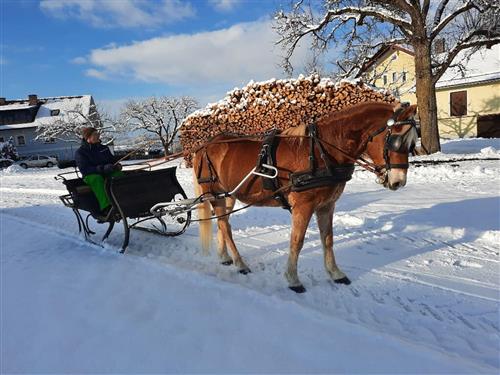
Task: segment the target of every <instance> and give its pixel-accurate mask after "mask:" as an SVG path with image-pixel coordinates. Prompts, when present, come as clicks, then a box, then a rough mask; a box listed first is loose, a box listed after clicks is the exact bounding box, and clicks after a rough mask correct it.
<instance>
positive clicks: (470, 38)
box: [275, 0, 500, 153]
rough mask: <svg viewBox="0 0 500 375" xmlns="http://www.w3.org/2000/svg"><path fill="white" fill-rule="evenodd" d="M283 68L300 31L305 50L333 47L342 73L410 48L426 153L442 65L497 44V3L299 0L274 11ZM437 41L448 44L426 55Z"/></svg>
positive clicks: (433, 148) (432, 145) (433, 136)
mask: <svg viewBox="0 0 500 375" xmlns="http://www.w3.org/2000/svg"><path fill="white" fill-rule="evenodd" d="M275 20H276V21H275V29H276V30H277V31H278V33H279V34H280V36H281V38H280V40H279V41H278V44H280V45H281V46H282V47H283V48H284V50H285V57H284V62H283V67H284V68H285V69H286V70H287V71H288V72H291V70H292V66H291V63H290V58H291V56H292V55H293V53H294V51H295V48H296V46H297V45H298V43H299V42H300V41H301V40H304V38H305V37H306V36H310V37H311V38H312V39H311V40H312V48H313V49H314V50H316V51H322V52H324V51H326V50H328V49H329V48H330V47H331V46H332V44H333V45H335V46H336V47H337V48H339V50H340V51H341V56H342V57H341V58H340V59H339V60H338V61H337V62H336V63H337V66H338V67H339V74H340V75H342V76H343V77H352V76H355V75H356V74H357V73H358V72H359V71H360V69H362V67H363V64H364V63H365V61H366V58H367V57H368V56H371V55H373V53H374V52H375V51H376V50H377V49H378V48H380V47H382V46H385V45H391V44H400V45H407V46H410V47H411V48H412V49H413V51H414V53H415V73H416V95H417V102H418V103H417V104H418V107H419V115H420V121H421V127H422V147H423V151H424V152H426V153H433V152H437V151H439V150H440V143H439V132H438V126H437V108H436V93H435V86H436V83H437V81H438V80H439V78H440V77H441V76H442V75H443V74H444V72H445V71H446V70H447V69H448V68H449V67H454V68H457V69H461V70H463V69H464V62H465V61H467V59H468V58H469V57H470V55H471V54H472V53H474V52H476V51H477V50H478V49H480V48H482V47H485V46H486V47H491V46H492V45H495V44H497V43H499V42H500V26H499V25H500V6H499V5H498V2H497V1H495V0H467V1H465V0H457V1H449V0H440V1H439V2H431V1H430V0H390V1H370V0H322V1H311V0H307V1H306V0H300V1H296V2H295V3H294V4H292V5H291V6H290V8H289V9H287V10H286V11H284V10H281V11H279V12H278V13H277V14H276V16H275ZM437 40H445V42H446V44H447V45H448V46H449V48H448V49H447V50H446V51H445V52H444V53H441V54H432V47H433V45H434V43H435V42H436V41H437Z"/></svg>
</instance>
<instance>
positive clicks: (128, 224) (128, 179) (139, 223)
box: [56, 161, 191, 253]
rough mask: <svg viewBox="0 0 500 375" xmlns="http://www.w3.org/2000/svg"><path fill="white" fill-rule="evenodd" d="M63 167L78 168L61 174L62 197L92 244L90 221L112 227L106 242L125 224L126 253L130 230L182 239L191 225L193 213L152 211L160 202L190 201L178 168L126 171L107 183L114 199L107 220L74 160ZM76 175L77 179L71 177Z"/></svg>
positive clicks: (105, 235) (106, 234)
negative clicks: (179, 177)
mask: <svg viewBox="0 0 500 375" xmlns="http://www.w3.org/2000/svg"><path fill="white" fill-rule="evenodd" d="M59 167H60V168H68V167H74V168H75V170H74V171H71V172H65V173H61V174H58V175H57V177H56V179H58V180H62V182H63V184H64V185H65V186H66V188H67V190H68V194H64V195H61V196H60V197H59V198H60V199H61V201H62V203H63V204H64V205H65V206H66V207H68V208H71V209H72V210H73V213H74V214H75V216H76V220H77V223H78V230H79V232H80V233H81V232H83V234H84V236H85V239H86V240H87V241H90V242H93V241H92V239H91V238H92V235H94V234H95V232H94V231H93V230H92V229H91V228H90V225H89V219H90V218H91V217H92V218H94V219H95V220H96V221H97V223H100V224H104V223H107V224H108V228H107V230H106V232H105V234H104V236H103V238H102V241H104V240H105V239H107V238H108V236H109V235H110V234H111V232H112V230H113V228H114V226H115V224H116V223H118V222H120V221H121V222H122V225H123V230H124V239H123V243H122V246H121V250H120V252H121V253H123V252H125V249H126V248H127V246H128V244H129V239H130V229H137V230H143V231H147V232H151V233H156V234H159V235H162V236H169V237H171V236H178V235H180V234H182V233H184V231H185V230H186V228H187V227H188V226H189V224H190V222H191V212H190V211H187V210H169V211H165V210H151V208H152V207H153V206H155V205H156V204H157V203H158V202H172V203H173V202H175V201H180V200H185V199H187V196H186V193H185V192H184V189H182V187H181V185H180V184H179V182H178V180H177V177H176V169H177V168H176V167H171V168H166V169H159V170H154V171H143V170H135V171H126V172H124V173H125V174H124V176H120V177H112V178H109V179H107V180H106V186H105V188H106V192H107V194H108V197H109V198H110V200H111V204H112V211H111V215H108V217H106V218H103V217H101V216H99V214H97V213H98V212H99V204H98V202H97V198H96V197H95V195H94V193H93V192H92V190H91V189H90V187H89V186H88V185H87V184H86V183H85V182H84V181H83V179H82V178H81V177H80V176H79V173H78V170H77V169H76V165H75V163H74V161H70V162H63V163H59ZM70 174H72V176H73V177H74V176H75V175H76V176H77V177H76V178H67V176H68V175H70Z"/></svg>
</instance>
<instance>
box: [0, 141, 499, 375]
mask: <svg viewBox="0 0 500 375" xmlns="http://www.w3.org/2000/svg"><path fill="white" fill-rule="evenodd" d="M497 150H500V141H498V140H465V141H449V142H446V143H444V144H443V153H441V154H438V155H433V156H431V157H425V158H424V159H440V160H442V159H448V158H452V159H463V158H474V159H475V158H483V159H484V158H497V159H498V158H499V157H500V152H499V151H497ZM419 159H422V158H419ZM499 172H500V161H498V160H469V161H460V162H454V163H452V164H438V165H427V166H425V167H423V166H420V167H413V168H412V169H411V170H410V171H409V177H408V184H407V186H406V187H405V188H404V189H402V190H400V191H397V192H392V191H388V190H385V189H383V188H382V187H380V186H379V185H377V184H375V182H374V177H373V175H371V174H369V173H368V172H364V171H357V172H355V175H354V178H353V180H352V181H350V182H349V183H348V186H347V188H346V192H345V193H344V195H343V196H342V197H341V199H340V200H339V202H338V205H337V212H336V215H335V219H334V233H335V240H336V242H335V251H336V257H337V263H338V264H339V266H340V267H341V268H342V269H343V270H344V272H345V273H346V274H347V275H348V276H349V277H350V278H351V280H352V281H353V283H352V284H351V285H350V286H344V285H334V284H332V283H330V282H329V281H328V279H327V276H326V273H325V271H324V270H323V254H322V249H321V243H320V239H319V233H318V228H317V225H316V223H315V222H312V223H311V226H310V229H309V230H308V233H307V238H306V243H305V246H304V249H303V250H302V253H301V257H300V259H299V275H300V277H301V279H302V281H303V283H304V285H305V287H306V288H307V293H305V294H300V295H297V294H295V293H293V292H292V291H290V290H289V289H288V288H287V285H286V282H285V279H284V277H283V271H284V268H285V264H286V258H287V254H288V249H287V248H288V237H289V234H290V227H289V221H290V220H289V214H288V213H287V212H286V211H285V210H282V209H277V208H250V209H248V210H245V211H242V212H238V213H237V214H235V215H234V217H233V218H232V225H233V230H234V236H235V239H236V243H237V245H239V248H240V251H241V253H242V255H243V256H244V258H245V260H246V261H247V264H248V265H249V266H250V268H251V269H252V271H253V273H251V274H249V275H246V276H244V275H240V274H238V273H237V272H236V271H235V269H234V268H233V267H224V266H222V265H219V263H218V261H217V258H216V255H215V254H214V252H213V253H212V254H211V255H210V256H208V257H207V256H202V255H201V252H200V250H199V245H198V234H197V230H198V228H197V225H196V224H193V225H191V226H190V227H189V228H188V230H187V231H186V233H184V234H183V235H182V236H179V237H175V238H165V237H160V236H156V235H153V234H148V233H144V232H136V231H133V232H132V234H131V243H130V246H129V249H128V255H125V256H123V255H119V254H118V253H117V249H118V247H119V246H120V244H121V240H122V233H123V232H122V230H121V228H120V227H119V228H117V229H115V231H114V232H113V233H112V234H111V236H110V238H109V239H108V241H107V242H106V244H104V247H100V246H96V245H92V244H89V243H87V242H85V241H83V239H82V238H81V237H80V236H79V235H78V233H77V225H76V221H75V219H74V215H73V213H72V212H71V210H69V209H67V208H65V207H63V206H62V204H61V203H60V201H59V199H58V195H60V194H63V193H65V190H64V188H63V186H62V185H61V184H60V183H59V182H57V181H55V180H54V179H53V177H54V175H55V174H56V173H59V171H58V170H56V169H54V168H53V169H28V170H21V169H19V168H16V167H11V168H9V169H7V170H4V171H1V172H0V179H1V187H0V193H1V208H2V209H1V211H0V231H1V233H0V235H1V243H0V245H1V254H0V255H1V259H0V264H1V300H0V302H1V342H0V346H1V358H0V360H1V361H0V362H1V368H0V371H1V372H2V373H13V372H25V373H26V372H27V373H35V372H36V373H76V372H79V373H82V372H84V373H89V372H92V373H96V372H99V373H108V372H113V373H151V372H183V373H185V372H212V373H220V372H307V373H309V372H350V373H351V372H365V373H366V372H369V373H375V372H377V373H402V372H407V373H408V372H411V373H424V372H425V373H430V372H432V373H498V372H499V371H500V363H499V350H500V321H499V313H500V306H499V301H500V288H499V284H500V269H499V261H500V257H499V252H500V246H499V243H500V241H499V240H500V173H499ZM178 178H179V180H180V182H181V185H183V187H184V188H185V190H186V192H187V194H188V195H189V196H193V191H192V187H191V170H190V169H186V168H183V167H182V166H180V167H179V169H178ZM93 227H94V229H96V231H97V234H98V235H101V236H102V234H103V232H104V230H105V228H104V227H103V226H98V225H94V226H93Z"/></svg>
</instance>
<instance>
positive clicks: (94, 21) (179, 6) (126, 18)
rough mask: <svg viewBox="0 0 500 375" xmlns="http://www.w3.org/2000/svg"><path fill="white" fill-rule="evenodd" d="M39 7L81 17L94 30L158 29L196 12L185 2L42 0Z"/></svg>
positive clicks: (171, 0) (70, 16)
mask: <svg viewBox="0 0 500 375" xmlns="http://www.w3.org/2000/svg"><path fill="white" fill-rule="evenodd" d="M40 8H41V9H42V10H43V11H44V12H46V13H47V14H49V15H51V16H54V17H58V18H63V19H67V18H78V19H81V20H83V21H84V22H88V23H90V24H91V25H92V26H94V27H124V28H127V27H155V26H159V25H161V24H166V23H173V22H176V21H180V20H183V19H186V18H189V17H193V16H194V14H195V12H194V9H193V7H192V6H191V4H190V3H189V2H186V1H182V0H162V1H144V0H119V1H118V0H42V1H41V2H40Z"/></svg>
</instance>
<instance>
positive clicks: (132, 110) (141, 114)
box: [122, 96, 199, 155]
mask: <svg viewBox="0 0 500 375" xmlns="http://www.w3.org/2000/svg"><path fill="white" fill-rule="evenodd" d="M198 108H199V104H198V102H197V101H196V99H194V98H192V97H189V96H183V97H179V98H177V97H166V96H163V97H160V98H156V97H152V98H148V99H145V100H141V101H134V100H131V101H129V102H128V103H127V104H126V105H125V109H124V110H123V112H122V122H123V123H124V124H125V127H126V128H127V129H128V130H129V131H131V132H135V131H145V132H148V133H151V134H154V135H155V136H156V139H158V140H159V141H160V142H161V144H162V146H163V149H164V151H165V155H168V154H169V153H171V152H172V150H173V146H174V142H175V141H176V139H177V133H178V132H179V127H180V126H181V124H182V121H183V120H184V119H185V118H186V117H187V116H188V115H189V114H190V113H192V112H193V111H195V110H196V109H198Z"/></svg>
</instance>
